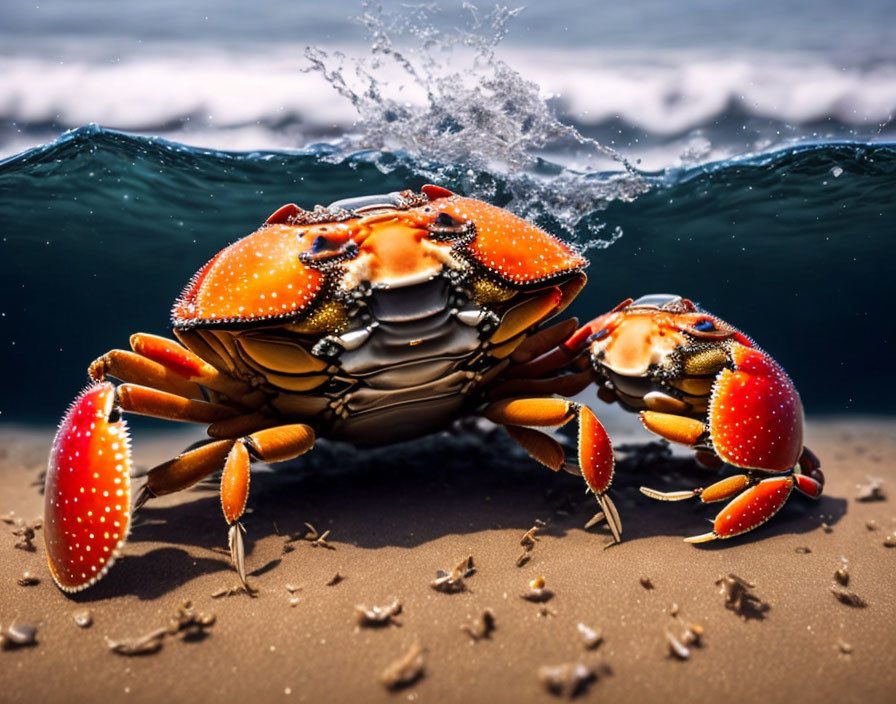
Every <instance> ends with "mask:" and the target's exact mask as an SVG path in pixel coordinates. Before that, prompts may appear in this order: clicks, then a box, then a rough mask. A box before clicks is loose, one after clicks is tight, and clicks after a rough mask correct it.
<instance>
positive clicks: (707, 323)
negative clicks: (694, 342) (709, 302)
mask: <svg viewBox="0 0 896 704" xmlns="http://www.w3.org/2000/svg"><path fill="white" fill-rule="evenodd" d="M693 327H694V330H699V331H700V332H713V331H714V330H716V329H717V328H716V324H715V323H714V322H713V321H712V320H710V319H709V318H704V319H703V320H698V321H697V322H696V323H694V325H693Z"/></svg>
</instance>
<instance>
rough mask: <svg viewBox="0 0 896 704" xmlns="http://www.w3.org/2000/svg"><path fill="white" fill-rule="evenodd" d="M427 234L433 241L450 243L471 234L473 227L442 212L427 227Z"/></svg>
mask: <svg viewBox="0 0 896 704" xmlns="http://www.w3.org/2000/svg"><path fill="white" fill-rule="evenodd" d="M429 232H430V235H431V236H432V238H433V239H435V240H442V241H450V240H456V239H458V238H459V237H462V236H463V235H467V234H469V233H471V232H473V225H472V224H471V223H469V222H465V221H463V220H459V219H458V218H456V217H454V216H452V215H450V214H449V213H445V212H442V213H439V214H438V215H437V216H436V217H435V219H434V220H433V221H432V223H431V224H430V225H429Z"/></svg>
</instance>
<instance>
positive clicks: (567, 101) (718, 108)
mask: <svg viewBox="0 0 896 704" xmlns="http://www.w3.org/2000/svg"><path fill="white" fill-rule="evenodd" d="M344 51H345V52H346V53H347V54H349V55H352V52H353V51H358V49H357V48H355V49H354V50H353V49H352V48H351V47H348V48H345V49H344ZM498 56H499V57H500V58H502V59H503V60H505V61H506V62H507V63H508V64H509V65H510V66H511V67H513V68H515V69H516V70H517V71H519V73H520V74H521V75H522V76H524V77H525V78H526V79H529V80H532V81H535V82H536V83H538V84H539V85H540V87H541V89H542V91H543V93H544V95H545V96H554V97H555V99H556V104H557V106H558V108H559V109H560V110H561V111H562V112H563V113H564V115H565V116H566V117H567V118H568V119H571V120H572V121H574V123H576V124H579V125H583V126H589V125H590V126H593V125H601V124H604V123H607V122H608V121H611V120H620V121H622V122H623V123H627V124H629V125H631V126H634V127H637V128H640V129H643V130H644V131H645V132H647V133H649V134H651V135H654V136H656V137H658V138H661V139H667V140H668V138H670V137H673V136H677V137H681V138H683V139H684V138H686V137H687V133H688V132H689V131H691V130H694V129H698V128H700V127H702V126H705V125H710V124H711V123H712V122H713V121H714V120H717V119H718V118H719V117H720V116H723V115H725V113H726V111H727V110H728V109H729V108H730V107H731V106H732V105H733V106H737V107H739V108H740V109H741V110H742V111H743V112H744V113H746V114H747V115H749V116H755V117H758V118H763V119H770V120H776V121H780V122H781V123H790V124H807V123H812V122H818V121H823V120H834V121H836V122H837V123H839V124H841V125H845V126H849V127H854V128H856V129H857V130H859V131H864V132H867V136H873V135H874V133H876V132H877V131H879V130H878V128H879V126H880V125H882V124H884V123H888V122H891V121H892V119H893V115H894V112H896V64H893V63H880V64H876V65H872V66H867V67H851V68H843V67H838V66H835V65H833V64H830V63H827V62H826V60H822V59H819V58H818V57H814V56H808V55H795V54H794V55H787V54H770V53H766V54H755V55H750V56H747V55H739V56H734V55H727V56H725V55H718V56H709V55H705V54H703V55H701V54H695V53H686V52H669V51H666V52H663V53H662V54H654V55H651V56H650V57H647V58H645V57H644V56H643V55H634V54H630V53H625V52H598V51H593V52H592V51H579V50H577V51H558V50H550V51H548V50H534V51H527V52H525V53H523V52H521V51H520V50H518V49H501V50H500V51H498ZM307 65H308V63H307V60H306V59H305V58H304V57H303V56H302V52H301V50H300V48H298V47H286V46H282V45H281V46H275V47H273V48H268V49H263V50H255V51H253V52H251V53H249V54H244V53H241V52H237V51H230V52H228V51H221V50H210V49H207V50H201V51H199V50H194V49H189V48H186V47H185V46H184V45H172V46H170V47H168V48H167V49H166V50H165V51H163V52H162V51H148V50H147V51H142V52H138V53H134V54H132V55H127V56H120V57H118V58H117V59H116V60H114V61H110V60H108V59H102V58H95V59H82V60H74V61H66V62H64V63H59V62H55V61H53V60H50V59H48V58H45V57H44V56H36V55H32V56H23V55H7V56H0V115H2V116H3V117H4V118H5V119H6V120H8V121H9V122H11V123H14V124H15V125H16V126H17V127H18V128H19V129H20V130H25V132H26V134H25V135H23V136H20V135H18V134H17V133H16V132H15V131H10V130H7V134H6V135H5V138H6V142H7V143H6V144H5V145H3V144H0V151H2V152H5V153H6V154H9V153H10V150H11V149H13V148H19V147H20V146H21V145H22V144H24V143H26V142H27V141H28V139H29V136H28V134H27V131H28V129H31V128H33V126H35V125H41V124H52V125H56V126H59V127H63V128H69V127H76V126H79V125H83V124H86V123H89V122H96V123H99V124H101V125H104V126H108V127H114V128H118V129H124V130H130V131H136V132H151V133H156V134H162V135H163V136H167V137H170V138H173V139H179V140H181V141H185V142H188V143H193V144H196V143H197V140H198V141H199V143H201V144H203V145H204V146H214V147H217V148H222V149H250V148H251V149H264V148H275V149H281V148H286V147H299V146H303V145H304V143H306V142H307V141H308V140H313V139H327V138H330V137H334V136H339V135H342V134H344V133H345V132H346V131H350V130H351V129H352V126H353V124H354V122H355V120H356V119H357V114H356V113H355V110H354V108H353V106H352V105H351V104H350V102H349V101H347V100H346V99H344V98H343V97H342V96H340V95H339V94H337V93H336V92H335V91H334V90H333V89H332V87H331V86H330V85H329V84H328V83H327V81H326V80H325V79H324V78H323V77H322V76H321V75H320V74H318V73H307V72H302V69H303V68H306V67H307ZM395 85H396V86H403V87H404V90H405V91H407V88H408V87H407V85H406V84H405V83H402V82H401V81H400V80H396V81H395ZM384 90H385V92H386V93H387V94H388V91H389V81H386V82H385V87H384ZM411 93H415V92H414V91H411ZM389 97H394V98H398V99H400V100H401V101H406V102H408V103H413V104H418V103H420V102H421V101H425V100H426V96H425V95H424V94H422V93H415V94H405V92H401V93H398V92H396V94H395V95H392V96H389ZM791 136H792V135H791ZM41 138H42V136H41ZM254 140H258V141H254ZM682 144H683V143H682ZM619 146H621V148H622V149H623V151H624V152H625V153H626V154H627V155H629V156H633V152H634V153H637V154H640V153H641V152H644V154H640V155H641V156H644V155H646V154H647V153H648V152H650V153H653V154H656V153H658V150H661V151H662V152H663V154H664V158H666V159H668V158H669V147H670V145H668V144H666V145H665V147H662V148H661V147H659V146H657V145H656V144H653V145H651V146H650V147H649V149H641V148H639V147H638V146H637V145H636V144H631V145H619ZM678 146H682V145H680V144H678V143H676V146H675V147H674V148H675V149H677V148H678ZM682 148H683V146H682ZM713 155H714V156H716V155H717V152H716V153H713ZM650 161H651V162H653V163H651V164H649V166H657V165H660V166H662V165H668V164H657V163H656V162H657V159H656V158H651V159H650Z"/></svg>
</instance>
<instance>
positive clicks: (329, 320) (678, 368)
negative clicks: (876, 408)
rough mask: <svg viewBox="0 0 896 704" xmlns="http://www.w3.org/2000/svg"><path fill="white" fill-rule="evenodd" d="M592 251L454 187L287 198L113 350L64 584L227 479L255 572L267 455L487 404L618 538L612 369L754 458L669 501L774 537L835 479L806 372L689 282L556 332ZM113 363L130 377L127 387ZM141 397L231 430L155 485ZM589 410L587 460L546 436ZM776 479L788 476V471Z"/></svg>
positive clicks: (413, 427) (234, 524)
mask: <svg viewBox="0 0 896 704" xmlns="http://www.w3.org/2000/svg"><path fill="white" fill-rule="evenodd" d="M586 264H587V262H586V261H585V259H584V258H583V257H582V256H581V255H580V254H579V253H578V252H577V251H576V250H575V249H573V248H572V247H570V246H569V245H567V244H565V243H563V242H562V241H560V240H559V239H557V238H555V237H553V236H551V235H549V234H548V233H546V232H544V231H543V230H541V229H540V228H538V227H536V226H535V225H532V224H530V223H528V222H526V221H524V220H521V219H520V218H517V217H516V216H514V215H511V214H510V213H508V212H507V211H505V210H502V209H500V208H497V207H494V206H492V205H489V204H487V203H483V202H481V201H478V200H474V199H471V198H463V197H461V196H458V195H455V194H453V193H451V192H450V191H447V190H445V189H443V188H439V187H437V186H424V187H423V189H422V192H421V193H413V192H410V191H403V192H401V193H392V194H388V195H385V196H368V197H362V198H354V199H347V200H343V201H338V202H336V203H333V204H332V205H330V206H329V207H327V208H324V207H321V206H318V207H316V208H315V209H314V210H313V211H305V210H302V209H301V208H299V207H298V206H296V205H292V204H290V205H286V206H284V207H282V208H280V209H279V210H278V211H277V212H275V213H274V214H273V215H271V217H269V218H268V220H267V221H266V222H265V223H264V225H262V227H261V228H260V229H258V230H257V231H256V232H254V233H253V234H251V235H249V236H247V237H245V238H243V239H241V240H239V241H238V242H236V243H234V244H232V245H230V246H229V247H226V248H225V249H223V250H222V251H221V252H220V253H218V254H217V255H216V256H215V257H214V258H213V259H212V260H211V261H210V262H208V263H207V264H206V265H205V266H204V267H203V268H202V269H201V270H200V271H199V272H198V273H197V274H196V276H194V277H193V279H192V281H191V282H190V283H189V284H188V286H187V287H186V289H185V290H184V292H183V294H182V295H181V297H180V298H179V299H178V300H177V302H176V303H175V305H174V310H173V313H172V317H173V327H174V335H175V336H176V337H177V339H178V340H179V342H175V341H174V340H170V339H166V338H161V337H156V336H153V335H147V334H143V333H138V334H135V335H133V336H132V337H131V348H132V351H125V350H112V351H110V352H107V353H106V354H105V355H103V356H102V357H100V358H99V359H97V360H96V361H95V362H94V363H93V364H91V365H90V368H89V375H90V377H91V379H92V380H93V383H92V384H91V385H90V386H88V387H87V388H86V389H85V390H84V391H83V392H82V393H81V394H80V395H79V396H78V397H77V399H76V400H75V401H74V403H73V404H72V406H71V407H70V408H69V410H68V412H67V413H66V414H65V416H64V418H63V419H62V422H61V424H60V426H59V431H58V432H57V434H56V439H55V441H54V443H53V448H52V450H51V453H50V459H49V465H48V471H47V476H46V505H45V536H46V544H47V556H48V560H49V564H50V570H51V572H52V574H53V577H54V579H55V580H56V583H57V584H58V585H59V586H60V587H61V588H62V589H63V590H65V591H78V590H81V589H85V588H86V587H89V586H90V585H92V584H94V583H95V582H96V581H97V580H98V579H100V578H101V577H102V576H103V575H104V574H105V573H106V572H107V570H108V569H109V567H110V566H111V565H112V563H113V561H114V559H115V557H116V555H117V553H118V551H119V550H120V549H121V547H122V546H123V544H124V542H125V539H126V537H127V534H128V527H129V525H130V517H131V513H132V511H133V510H134V509H136V508H139V506H140V505H142V504H143V502H145V501H146V500H148V499H150V498H152V497H155V496H160V495H163V494H169V493H172V492H175V491H179V490H181V489H185V488H187V487H189V486H192V485H193V484H195V483H196V482H198V481H200V480H201V479H203V478H204V477H206V476H208V475H210V474H213V473H215V472H217V471H222V476H221V504H222V507H223V511H224V516H225V519H226V520H227V523H228V524H229V526H230V530H229V543H230V550H231V558H232V561H233V563H234V566H235V567H236V569H237V571H238V573H239V575H240V578H241V579H242V580H243V583H244V584H245V579H246V569H245V557H244V549H243V541H242V531H243V528H242V526H241V524H240V518H241V516H242V514H243V511H244V509H245V506H246V501H247V498H248V493H249V476H250V464H251V462H252V460H260V461H264V462H280V461H283V460H289V459H293V458H295V457H298V456H299V455H302V454H303V453H305V452H307V451H308V450H310V449H311V448H312V447H313V445H314V442H315V438H317V437H325V438H330V439H334V440H342V441H347V442H350V443H353V444H355V445H356V446H374V445H383V444H388V443H393V442H398V441H401V440H405V439H408V438H412V437H416V436H420V435H423V434H426V433H432V432H436V431H438V430H441V429H443V428H445V427H447V426H448V425H449V424H450V423H451V422H453V421H454V420H456V419H457V418H459V417H461V416H464V415H469V414H478V415H482V416H484V417H486V418H488V419H490V420H492V421H493V422H495V423H497V424H500V425H503V426H504V427H505V428H506V429H507V431H508V432H509V433H510V435H511V436H512V437H513V438H514V439H515V440H516V441H517V442H519V443H520V444H521V445H522V446H523V447H524V448H525V449H526V450H527V451H528V452H529V454H530V455H531V456H532V457H533V458H535V459H536V460H538V461H539V462H541V463H542V464H544V465H546V466H547V467H549V468H551V469H553V470H560V469H566V470H568V471H573V472H575V473H581V475H582V476H583V477H584V479H585V481H586V482H587V484H588V487H589V488H590V490H591V491H593V492H594V494H595V496H596V497H597V500H598V502H599V504H600V506H601V510H602V512H603V514H604V516H605V517H606V520H607V523H608V525H609V527H610V530H611V532H612V533H613V536H614V539H615V540H616V541H619V539H620V535H621V532H622V525H621V521H620V519H619V515H618V512H617V511H616V508H615V506H614V505H613V502H612V500H611V499H610V496H609V494H608V493H607V492H608V489H609V487H610V483H611V481H612V478H613V450H612V447H611V444H610V439H609V437H608V436H607V434H606V432H605V431H604V429H603V426H602V425H601V424H600V422H599V421H598V420H597V418H596V417H595V415H594V413H593V412H592V411H591V410H590V409H589V408H588V407H587V406H584V405H581V404H579V403H576V402H573V401H570V400H568V398H569V397H571V396H573V395H575V394H577V393H579V392H580V391H582V390H584V389H585V388H586V387H587V386H588V385H589V384H591V383H594V382H595V381H599V382H601V383H602V386H601V388H600V392H599V395H600V396H601V397H602V398H604V399H605V400H616V401H619V402H620V403H621V404H623V405H624V406H626V407H627V408H630V409H645V410H643V411H642V414H641V417H642V420H643V422H644V424H645V426H647V428H649V429H650V430H652V431H653V432H655V433H658V434H659V435H661V436H663V437H665V438H668V439H670V440H673V441H676V442H684V443H686V444H688V445H691V446H693V447H695V448H697V451H698V457H699V458H700V459H701V460H702V461H704V462H715V463H716V464H720V463H721V462H727V463H729V464H732V465H735V466H737V467H741V468H743V469H744V470H745V471H744V472H743V473H741V474H738V475H737V476H734V477H731V478H729V479H725V480H723V481H721V482H719V483H717V484H714V485H712V486H710V487H709V488H707V489H703V490H701V489H698V490H695V491H686V492H676V493H671V494H668V493H666V494H664V493H660V492H656V491H653V490H649V489H644V491H645V493H647V494H648V495H649V496H653V497H655V498H660V499H671V500H675V499H681V498H686V497H691V496H699V497H700V498H701V499H702V500H703V501H717V500H721V499H728V498H731V497H735V498H734V499H733V500H732V501H731V503H730V504H729V505H728V506H727V507H726V508H725V509H724V510H723V511H722V513H720V514H719V516H718V517H717V518H716V522H715V525H714V529H713V532H712V533H709V534H707V535H706V536H701V537H699V538H697V539H698V540H703V539H710V538H715V537H719V538H727V537H731V536H733V535H737V534H739V533H742V532H745V531H747V530H751V529H752V528H755V527H756V526H758V525H760V524H761V523H763V522H764V521H765V520H767V519H768V518H769V517H770V516H771V515H772V514H774V513H775V512H776V511H777V510H778V509H779V508H780V507H781V506H782V505H783V503H784V501H785V500H786V498H787V496H788V495H789V493H790V492H791V490H792V489H793V488H796V489H798V490H800V491H802V492H804V493H807V494H809V495H810V496H813V497H818V496H819V495H820V493H821V489H822V484H823V478H822V475H821V472H820V471H819V469H818V462H817V460H816V459H815V458H814V457H813V455H812V454H811V453H810V452H809V451H808V450H806V449H805V448H804V447H803V445H802V422H803V420H802V408H801V405H800V401H799V396H798V394H797V392H796V390H795V388H794V387H793V384H792V383H791V382H790V380H789V379H788V378H787V376H786V374H785V373H784V371H783V370H782V369H781V368H780V367H779V366H778V365H777V364H776V363H775V362H774V361H773V360H772V359H771V358H770V357H769V356H768V355H766V354H765V353H763V352H761V351H760V350H759V349H758V348H756V347H755V346H754V345H753V343H752V342H751V341H750V340H749V339H748V338H746V337H745V336H743V335H742V334H741V333H739V332H737V331H736V330H734V329H733V328H731V327H729V326H728V325H727V324H725V323H723V322H722V321H721V320H719V319H718V318H714V317H713V316H711V315H709V314H707V313H705V312H703V311H701V310H699V309H698V308H697V307H696V306H694V304H692V303H690V302H689V301H687V300H685V299H681V298H678V297H675V296H653V297H645V298H642V299H640V300H639V301H637V302H634V303H632V302H631V301H626V302H625V303H624V304H622V305H621V306H619V307H617V308H616V309H615V310H614V311H611V312H610V313H608V314H606V315H604V316H601V317H599V318H596V319H595V320H594V321H592V322H591V323H588V324H587V325H585V326H584V327H581V328H578V329H577V322H576V321H575V320H574V319H570V320H565V321H563V322H560V323H556V324H553V325H551V326H547V325H545V323H546V321H548V320H549V319H550V318H553V317H554V316H556V315H557V314H559V313H560V312H561V311H563V310H564V309H565V308H566V307H567V306H568V305H569V304H570V303H571V302H572V300H573V299H574V298H575V296H576V295H577V294H578V293H579V291H580V290H581V289H582V287H583V286H584V285H585V281H586V277H585V274H584V271H583V270H584V268H585V266H586ZM109 377H111V378H114V379H116V380H118V381H119V382H121V383H120V384H119V385H117V386H116V385H114V384H113V383H111V382H109V381H107V380H106V379H107V378H109ZM122 412H131V413H138V414H144V415H150V416H156V417H160V418H166V419H170V420H176V421H184V422H193V423H202V424H206V425H207V426H208V435H209V436H210V438H211V439H210V441H209V442H207V443H206V444H204V445H202V446H200V447H198V448H195V449H191V450H189V451H186V452H184V453H182V454H180V455H178V456H177V457H175V458H174V459H172V460H170V461H168V462H165V463H164V464H161V465H159V466H157V467H155V468H153V469H151V470H150V471H149V472H148V474H147V475H146V478H145V483H143V485H142V486H140V487H139V489H138V490H137V491H136V492H134V491H132V486H131V485H132V468H131V459H130V440H129V435H128V430H127V425H126V423H125V421H124V420H123V419H122V417H121V416H122ZM574 418H576V419H578V426H579V427H578V451H577V455H576V457H575V459H573V460H569V459H567V457H566V453H565V452H564V450H563V448H562V446H561V445H560V444H559V443H558V442H557V441H556V440H555V439H554V438H553V437H551V436H550V435H548V434H547V433H545V432H543V431H542V430H539V428H549V427H557V426H561V425H564V424H566V423H568V422H569V421H571V420H572V419H574ZM765 477H767V478H765Z"/></svg>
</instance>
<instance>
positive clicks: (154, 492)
mask: <svg viewBox="0 0 896 704" xmlns="http://www.w3.org/2000/svg"><path fill="white" fill-rule="evenodd" d="M314 439H315V438H314V430H313V429H312V428H311V427H310V426H308V425H305V424H304V423H296V424H292V425H279V426H276V427H273V428H267V429H265V430H259V431H258V432H255V433H251V434H249V435H246V436H244V437H242V438H238V439H236V440H218V441H215V442H211V443H208V444H207V445H203V446H202V447H199V448H197V449H195V450H190V451H188V452H185V453H183V454H182V455H180V456H179V457H176V458H175V459H173V460H170V461H168V462H166V463H164V464H161V465H159V466H158V467H155V468H153V469H151V470H150V471H149V475H148V476H147V481H146V485H145V487H144V489H143V492H142V493H141V497H140V500H139V502H140V503H141V504H142V503H143V502H144V501H146V499H148V498H150V497H152V496H160V495H163V494H170V493H173V492H175V491H179V490H181V489H186V488H187V487H189V486H192V485H193V484H195V483H196V482H198V481H200V480H201V479H203V478H204V477H206V476H208V475H209V474H212V473H213V472H216V471H218V470H219V469H221V467H222V464H223V468H224V471H223V474H222V476H221V508H222V510H223V512H224V518H225V519H226V520H227V524H228V525H229V526H230V530H229V532H228V544H229V546H230V557H231V560H232V561H233V565H234V567H235V568H236V570H237V572H238V573H239V576H240V581H241V582H242V583H243V585H244V586H246V587H247V588H248V585H247V583H246V566H245V549H244V546H243V532H245V529H244V528H243V526H242V524H241V523H240V522H239V519H240V517H241V516H242V515H243V511H244V510H245V508H246V501H247V499H248V496H249V476H250V453H251V455H253V456H254V457H256V458H257V459H260V460H262V461H265V462H282V461H284V460H290V459H293V458H295V457H298V456H299V455H302V454H304V453H305V452H307V451H308V450H310V449H311V447H312V446H313V445H314Z"/></svg>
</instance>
